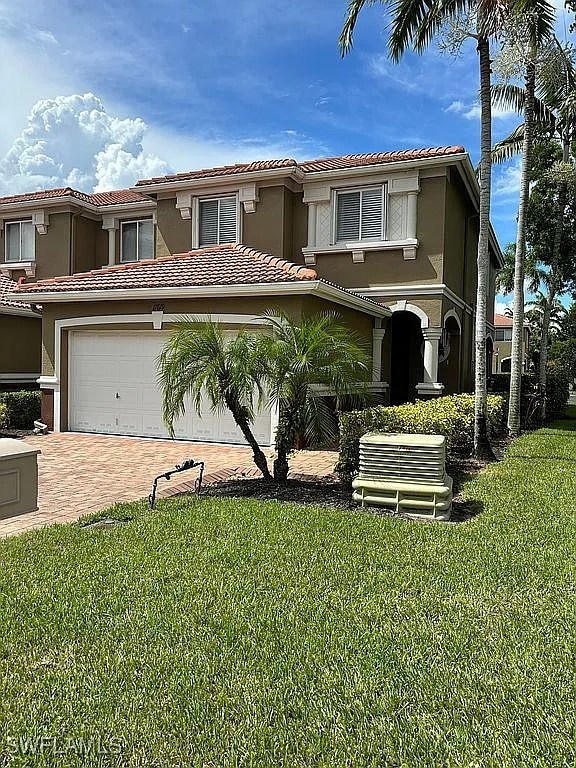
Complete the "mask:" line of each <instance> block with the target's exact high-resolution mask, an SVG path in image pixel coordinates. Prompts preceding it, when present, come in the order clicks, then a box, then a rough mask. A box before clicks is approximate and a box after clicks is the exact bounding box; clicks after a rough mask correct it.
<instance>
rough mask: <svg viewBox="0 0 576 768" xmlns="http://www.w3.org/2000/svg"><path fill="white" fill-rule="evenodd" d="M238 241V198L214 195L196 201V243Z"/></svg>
mask: <svg viewBox="0 0 576 768" xmlns="http://www.w3.org/2000/svg"><path fill="white" fill-rule="evenodd" d="M236 242H238V199H237V197H236V195H234V196H232V197H215V198H211V199H204V200H200V201H199V202H198V245H199V246H200V247H203V246H205V245H218V244H219V243H236Z"/></svg>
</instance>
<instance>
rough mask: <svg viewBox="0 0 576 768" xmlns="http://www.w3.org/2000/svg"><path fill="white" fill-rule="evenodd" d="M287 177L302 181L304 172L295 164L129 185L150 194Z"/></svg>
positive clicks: (137, 190)
mask: <svg viewBox="0 0 576 768" xmlns="http://www.w3.org/2000/svg"><path fill="white" fill-rule="evenodd" d="M282 178H289V179H291V180H292V181H296V182H299V183H300V184H301V183H302V182H303V181H304V178H305V174H304V172H303V171H302V170H300V168H299V167H298V166H297V165H293V166H287V167H285V168H270V169H269V170H262V171H250V172H247V173H229V174H223V175H222V176H205V177H203V178H200V179H176V180H174V181H159V182H158V183H157V184H139V185H138V186H135V187H131V189H132V191H133V192H140V193H144V194H150V193H153V192H166V191H175V190H185V189H198V188H200V189H202V188H206V187H212V186H214V187H217V186H221V185H230V184H234V185H235V186H238V185H239V184H244V183H246V182H249V181H255V180H257V181H267V180H273V179H282Z"/></svg>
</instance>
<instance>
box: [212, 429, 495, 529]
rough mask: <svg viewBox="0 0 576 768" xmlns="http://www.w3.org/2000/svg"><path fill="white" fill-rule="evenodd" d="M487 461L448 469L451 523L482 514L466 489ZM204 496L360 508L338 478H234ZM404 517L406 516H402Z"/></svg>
mask: <svg viewBox="0 0 576 768" xmlns="http://www.w3.org/2000/svg"><path fill="white" fill-rule="evenodd" d="M508 442H509V441H508V440H503V441H500V442H498V443H495V444H494V445H493V448H494V452H495V454H496V456H497V457H498V458H501V457H502V456H503V454H504V452H505V450H506V447H507V445H508ZM485 466H486V462H485V461H482V460H479V459H475V458H472V457H470V456H461V457H456V458H454V459H453V460H451V461H450V463H449V464H448V466H447V472H448V474H449V475H450V477H451V478H452V479H453V481H454V497H453V504H452V518H451V522H456V523H458V522H466V521H467V520H470V519H471V518H473V517H475V516H476V515H477V514H479V512H481V511H482V507H481V505H480V504H479V503H477V502H475V501H474V500H465V499H463V497H462V486H463V485H464V484H465V483H466V482H468V481H469V480H471V479H472V478H473V477H475V476H476V475H477V474H478V473H479V472H480V470H481V469H483V467H485ZM202 495H203V496H215V497H223V496H224V497H233V498H243V499H246V498H249V499H259V500H261V501H271V500H276V501H289V502H294V503H296V504H314V505H316V506H322V507H329V508H331V509H344V510H345V509H350V510H352V509H354V510H357V509H358V504H356V503H355V502H353V501H352V494H351V490H350V487H349V486H347V485H344V484H343V483H341V482H340V480H339V478H338V476H337V475H328V476H327V477H323V478H316V477H310V478H308V477H307V476H304V475H303V476H300V477H299V478H295V479H291V480H288V482H287V483H285V484H282V485H279V484H276V483H266V482H264V480H262V479H261V478H249V479H248V478H243V477H240V476H239V477H233V478H231V479H229V480H224V481H222V482H219V483H213V484H211V485H208V486H205V487H204V488H203V489H202ZM366 509H367V511H368V512H370V513H371V514H377V515H393V516H396V515H395V513H394V512H393V511H392V510H391V509H387V508H385V507H367V508H366ZM401 517H404V516H401Z"/></svg>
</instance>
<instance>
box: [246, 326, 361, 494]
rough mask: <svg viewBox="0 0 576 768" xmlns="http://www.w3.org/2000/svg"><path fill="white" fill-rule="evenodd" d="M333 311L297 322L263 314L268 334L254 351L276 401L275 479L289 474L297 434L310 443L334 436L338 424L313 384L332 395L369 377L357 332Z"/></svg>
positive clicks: (352, 389) (356, 390)
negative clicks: (261, 363) (266, 322)
mask: <svg viewBox="0 0 576 768" xmlns="http://www.w3.org/2000/svg"><path fill="white" fill-rule="evenodd" d="M338 319H339V318H338V315H337V314H335V313H332V312H329V313H322V314H318V315H315V316H313V317H309V318H303V319H302V320H300V321H299V322H295V321H293V320H292V319H291V318H290V317H289V316H288V315H286V314H284V313H281V312H274V313H270V314H269V315H267V316H266V320H267V321H268V323H269V324H270V325H271V326H272V331H273V332H272V335H270V336H262V337H261V339H260V341H259V343H258V350H259V354H260V355H261V357H262V359H264V360H266V364H267V374H266V381H267V386H268V391H269V393H270V397H271V399H272V401H273V402H274V403H275V404H276V405H277V407H278V416H279V419H278V428H277V430H276V460H275V461H274V479H275V480H278V481H280V482H284V481H285V480H286V478H287V476H288V469H289V465H288V456H289V454H290V452H291V451H292V450H293V449H294V448H295V447H296V445H297V443H298V441H299V440H300V439H304V440H306V441H307V442H308V443H309V444H311V445H314V444H318V443H320V442H321V441H322V440H325V439H330V438H335V437H336V436H337V429H336V427H335V422H334V419H333V416H332V414H331V412H330V409H329V408H328V405H327V403H326V400H325V399H324V398H323V397H319V396H318V394H317V393H316V394H315V392H314V388H315V386H317V385H320V386H321V387H324V388H326V389H327V390H329V391H330V393H333V394H334V395H335V396H336V407H337V408H338V407H339V403H340V399H341V398H342V397H343V396H345V395H362V393H363V391H364V389H365V384H363V383H362V378H366V379H367V378H368V374H369V370H370V364H369V360H370V358H369V356H368V354H367V352H366V350H365V349H364V348H363V346H362V343H361V341H360V340H359V338H358V337H357V336H356V335H355V334H354V333H353V332H351V331H350V329H349V328H347V327H346V326H344V325H340V324H339V322H338Z"/></svg>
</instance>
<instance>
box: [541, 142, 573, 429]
mask: <svg viewBox="0 0 576 768" xmlns="http://www.w3.org/2000/svg"><path fill="white" fill-rule="evenodd" d="M562 160H563V161H564V162H565V163H567V162H569V160H570V140H569V139H567V138H566V137H564V140H563V142H562ZM567 198H568V189H567V186H566V183H565V182H563V183H562V184H561V185H560V189H559V191H558V202H557V206H556V225H555V227H554V244H553V246H552V258H551V260H550V279H549V281H548V290H547V292H546V303H545V304H544V312H543V314H542V335H541V338H540V357H539V360H538V383H539V385H540V391H541V394H542V400H541V404H540V418H541V419H542V421H544V419H545V418H546V365H547V363H548V338H549V336H550V318H551V314H552V307H553V306H554V299H555V298H556V281H555V279H554V278H555V274H556V271H557V270H558V265H559V262H560V248H561V246H562V230H563V228H564V211H565V209H566V202H567Z"/></svg>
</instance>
